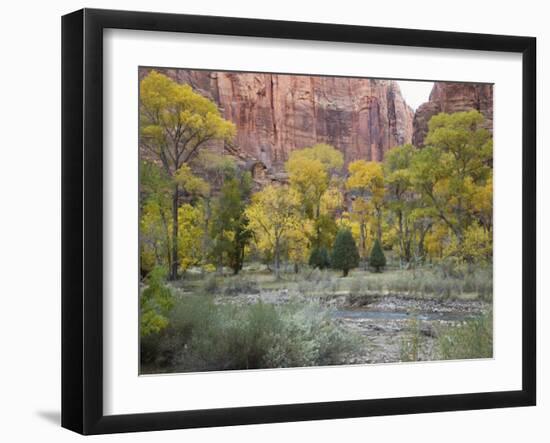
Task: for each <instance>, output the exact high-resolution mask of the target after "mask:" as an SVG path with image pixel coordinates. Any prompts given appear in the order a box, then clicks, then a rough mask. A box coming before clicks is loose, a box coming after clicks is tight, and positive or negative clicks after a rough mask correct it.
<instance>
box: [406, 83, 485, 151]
mask: <svg viewBox="0 0 550 443" xmlns="http://www.w3.org/2000/svg"><path fill="white" fill-rule="evenodd" d="M470 109H477V110H478V111H480V112H481V113H482V114H483V115H484V116H485V127H486V128H487V129H489V130H490V131H492V130H493V85H490V84H482V83H449V82H436V83H434V86H433V89H432V92H431V93H430V98H429V101H428V102H426V103H424V104H422V105H420V106H419V107H418V109H417V110H416V113H415V115H414V121H413V137H412V142H413V144H414V145H415V146H423V145H424V138H425V137H426V134H427V133H428V122H429V121H430V118H432V116H434V115H436V114H439V113H440V112H446V113H449V114H451V113H453V112H460V111H468V110H470Z"/></svg>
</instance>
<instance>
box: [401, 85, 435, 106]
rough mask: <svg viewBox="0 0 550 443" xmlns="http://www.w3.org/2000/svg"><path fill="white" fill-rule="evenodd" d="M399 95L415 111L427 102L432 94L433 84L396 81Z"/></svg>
mask: <svg viewBox="0 0 550 443" xmlns="http://www.w3.org/2000/svg"><path fill="white" fill-rule="evenodd" d="M397 83H398V84H399V87H400V88H401V94H402V95H403V98H404V99H405V101H406V102H407V104H408V105H409V106H410V107H411V108H413V110H416V108H418V107H419V106H420V105H421V104H422V103H425V102H427V101H428V98H429V97H430V92H432V87H433V85H434V83H433V82H421V81H407V80H397Z"/></svg>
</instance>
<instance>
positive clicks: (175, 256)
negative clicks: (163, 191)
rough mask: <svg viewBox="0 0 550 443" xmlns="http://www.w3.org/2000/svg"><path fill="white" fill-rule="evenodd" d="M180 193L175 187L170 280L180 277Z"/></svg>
mask: <svg viewBox="0 0 550 443" xmlns="http://www.w3.org/2000/svg"><path fill="white" fill-rule="evenodd" d="M178 194H179V187H178V185H176V186H175V187H174V193H173V194H172V268H171V269H170V280H176V279H177V278H178V267H179V262H178V227H179V226H178V225H179V223H178Z"/></svg>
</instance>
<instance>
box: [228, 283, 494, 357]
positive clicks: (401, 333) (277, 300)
mask: <svg viewBox="0 0 550 443" xmlns="http://www.w3.org/2000/svg"><path fill="white" fill-rule="evenodd" d="M260 301H261V302H263V303H273V304H285V303H290V302H292V301H295V302H306V301H310V302H312V301H314V302H316V303H320V304H321V305H323V306H326V307H327V308H328V309H329V310H330V312H331V315H332V317H333V319H334V321H336V322H338V323H340V324H341V325H342V326H343V327H345V328H346V329H348V330H351V331H354V332H355V333H357V334H358V335H359V336H361V337H362V338H364V340H363V345H362V346H361V347H360V348H358V349H357V352H355V353H354V354H353V355H351V356H350V357H349V358H348V360H347V361H346V363H348V364H366V363H390V362H399V361H402V360H403V359H404V355H403V349H404V347H405V349H406V346H407V345H406V344H407V343H411V341H414V342H415V343H416V349H415V351H414V352H415V353H416V354H417V355H416V359H418V360H421V361H422V360H423V361H429V360H433V359H434V355H435V346H436V345H437V335H438V333H439V331H441V330H442V329H443V328H445V327H447V326H451V325H456V324H459V323H461V322H463V321H466V320H468V319H472V318H475V317H478V316H480V315H482V314H484V313H486V312H488V311H489V310H490V308H491V305H490V304H489V303H487V302H483V301H479V300H459V299H448V300H437V299H427V298H426V299H421V298H414V297H409V296H407V295H406V294H404V295H402V296H398V295H373V294H369V295H368V296H367V295H365V296H356V295H355V296H352V295H350V294H347V293H340V294H338V293H336V294H332V295H330V296H324V295H319V296H316V297H311V296H310V295H308V296H303V295H302V296H301V295H299V294H296V293H292V292H289V291H285V290H282V291H266V292H263V291H262V292H258V293H255V294H240V295H236V296H232V297H227V296H223V297H220V298H219V299H218V302H219V303H237V304H252V303H257V302H260Z"/></svg>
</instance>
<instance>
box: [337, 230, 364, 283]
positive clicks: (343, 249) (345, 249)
mask: <svg viewBox="0 0 550 443" xmlns="http://www.w3.org/2000/svg"><path fill="white" fill-rule="evenodd" d="M330 262H331V265H332V267H333V268H334V269H340V270H342V272H343V276H344V277H346V276H347V275H348V272H349V270H350V269H353V268H356V267H357V266H358V265H359V252H358V251H357V245H356V244H355V240H354V239H353V236H352V235H351V231H349V230H348V229H343V230H340V231H338V234H336V239H335V240H334V245H333V247H332V256H331V260H330Z"/></svg>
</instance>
